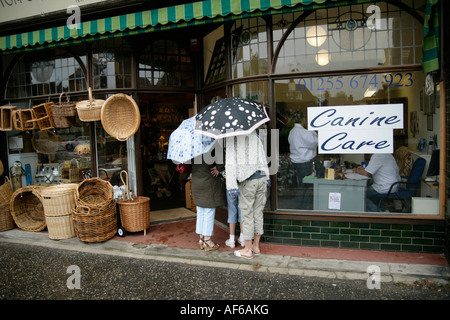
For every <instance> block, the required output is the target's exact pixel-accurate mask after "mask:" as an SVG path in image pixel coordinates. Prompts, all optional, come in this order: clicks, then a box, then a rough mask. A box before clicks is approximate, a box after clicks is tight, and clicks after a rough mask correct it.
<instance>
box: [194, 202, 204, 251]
mask: <svg viewBox="0 0 450 320" xmlns="http://www.w3.org/2000/svg"><path fill="white" fill-rule="evenodd" d="M204 214H205V211H204V208H203V207H199V206H197V219H196V224H195V233H197V234H198V235H199V237H200V239H199V240H198V245H199V246H200V249H203V224H204Z"/></svg>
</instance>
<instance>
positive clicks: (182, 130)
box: [167, 117, 215, 163]
mask: <svg viewBox="0 0 450 320" xmlns="http://www.w3.org/2000/svg"><path fill="white" fill-rule="evenodd" d="M194 121H195V117H192V118H189V119H186V120H183V122H181V124H180V126H179V127H178V128H177V129H176V130H175V131H174V132H172V134H171V135H170V138H169V150H168V152H167V159H171V160H173V161H174V162H178V163H185V162H187V161H189V160H191V159H193V158H195V157H197V156H199V155H201V154H204V153H207V152H209V151H210V150H211V149H212V147H213V145H214V142H215V139H213V138H211V137H207V136H205V135H202V134H199V133H195V132H194Z"/></svg>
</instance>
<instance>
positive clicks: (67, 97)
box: [59, 92, 69, 105]
mask: <svg viewBox="0 0 450 320" xmlns="http://www.w3.org/2000/svg"><path fill="white" fill-rule="evenodd" d="M63 94H65V95H66V99H67V102H69V96H68V95H67V93H66V92H62V93H61V94H60V95H59V105H61V97H62V95H63Z"/></svg>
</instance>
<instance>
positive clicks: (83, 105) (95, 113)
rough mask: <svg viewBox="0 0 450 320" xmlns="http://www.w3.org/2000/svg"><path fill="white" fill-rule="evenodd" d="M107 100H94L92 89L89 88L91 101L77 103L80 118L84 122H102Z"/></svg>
mask: <svg viewBox="0 0 450 320" xmlns="http://www.w3.org/2000/svg"><path fill="white" fill-rule="evenodd" d="M104 103H105V100H100V99H97V100H94V99H93V98H92V89H91V88H89V100H82V101H80V102H77V105H76V108H77V113H78V118H80V120H81V121H84V122H91V121H100V120H101V112H102V107H103V104H104Z"/></svg>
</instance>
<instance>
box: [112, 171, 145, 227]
mask: <svg viewBox="0 0 450 320" xmlns="http://www.w3.org/2000/svg"><path fill="white" fill-rule="evenodd" d="M124 175H125V177H126V178H125V181H124V179H123V176H124ZM120 178H121V179H122V183H123V184H124V185H125V186H126V196H125V198H128V199H126V200H124V201H120V202H118V205H119V211H120V220H121V222H122V226H123V227H124V228H125V230H127V231H128V232H138V231H144V235H145V234H146V230H147V229H148V228H149V227H150V198H147V197H136V198H133V199H129V194H130V190H129V189H128V174H127V172H126V171H121V172H120Z"/></svg>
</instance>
